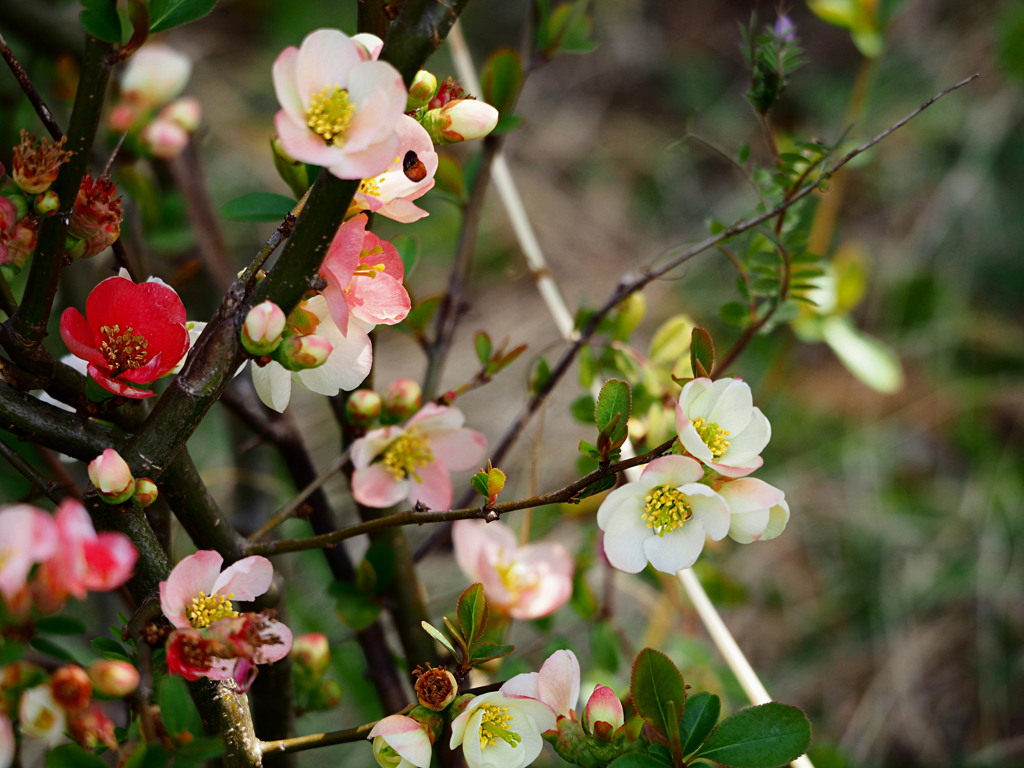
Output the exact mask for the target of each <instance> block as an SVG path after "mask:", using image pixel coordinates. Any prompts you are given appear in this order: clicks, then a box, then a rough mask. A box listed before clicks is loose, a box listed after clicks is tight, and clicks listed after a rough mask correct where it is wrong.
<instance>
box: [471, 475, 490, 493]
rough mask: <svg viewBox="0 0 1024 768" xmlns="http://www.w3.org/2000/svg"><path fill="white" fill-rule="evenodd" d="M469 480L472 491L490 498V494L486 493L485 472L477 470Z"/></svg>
mask: <svg viewBox="0 0 1024 768" xmlns="http://www.w3.org/2000/svg"><path fill="white" fill-rule="evenodd" d="M469 482H470V484H471V485H472V486H473V490H474V491H476V492H477V493H479V494H480V495H481V496H483V497H484V498H485V499H489V498H491V497H490V495H489V494H488V493H487V490H488V487H487V473H486V472H477V473H476V474H475V475H473V477H472V478H471V479H470V481H469Z"/></svg>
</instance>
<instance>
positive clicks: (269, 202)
mask: <svg viewBox="0 0 1024 768" xmlns="http://www.w3.org/2000/svg"><path fill="white" fill-rule="evenodd" d="M294 207H295V200H293V199H292V198H290V197H286V196H285V195H278V194H276V193H274V192H251V193H249V194H247V195H242V196H241V197H236V198H235V199H233V200H228V201H227V202H226V203H224V205H222V206H221V207H220V211H219V212H218V213H219V214H220V216H221V218H224V219H231V220H232V221H281V220H282V219H284V217H285V216H287V215H288V214H289V213H291V211H292V208H294Z"/></svg>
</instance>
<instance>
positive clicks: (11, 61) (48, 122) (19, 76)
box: [0, 34, 64, 141]
mask: <svg viewBox="0 0 1024 768" xmlns="http://www.w3.org/2000/svg"><path fill="white" fill-rule="evenodd" d="M0 55H2V56H3V57H4V61H6V62H7V66H9V67H10V68H11V72H12V73H14V77H15V79H16V80H17V81H18V85H20V86H21V90H22V91H24V92H25V96H26V97H28V100H29V102H30V103H31V104H32V108H33V109H35V111H36V114H37V115H39V119H40V120H41V121H42V123H43V125H44V126H46V130H47V131H48V132H49V134H50V136H51V137H52V138H53V140H54V141H60V139H61V137H62V136H63V135H64V131H62V130H61V128H60V126H59V125H57V121H56V120H55V119H54V117H53V113H52V112H51V111H50V108H49V107H48V106H46V102H45V101H43V97H42V96H40V95H39V91H37V90H36V87H35V86H34V85H33V84H32V78H30V77H29V76H28V72H26V71H25V68H24V67H23V66H21V62H20V61H18V59H17V57H16V56H15V55H14V51H12V50H11V47H10V46H9V45H7V41H6V40H5V39H4V36H3V35H2V34H0Z"/></svg>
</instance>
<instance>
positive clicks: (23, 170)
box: [11, 130, 72, 195]
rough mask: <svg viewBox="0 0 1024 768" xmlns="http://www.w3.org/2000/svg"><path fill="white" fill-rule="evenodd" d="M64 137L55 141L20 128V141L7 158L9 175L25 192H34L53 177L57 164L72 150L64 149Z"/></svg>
mask: <svg viewBox="0 0 1024 768" xmlns="http://www.w3.org/2000/svg"><path fill="white" fill-rule="evenodd" d="M66 141H67V137H66V136H62V137H61V138H60V141H58V142H56V143H54V142H52V141H50V139H48V138H46V137H45V136H44V137H43V138H41V139H38V140H37V139H36V138H35V137H32V136H30V135H29V133H28V131H25V130H22V132H21V143H20V144H18V146H16V147H15V148H14V156H13V157H12V159H11V166H12V167H11V176H12V177H13V178H14V181H15V183H17V185H18V186H19V187H21V189H22V191H23V192H24V193H25V194H27V195H38V194H39V193H40V192H42V191H43V190H45V189H48V188H49V186H50V185H51V184H53V182H55V181H56V180H57V174H59V173H60V167H61V165H63V164H64V163H65V162H67V160H68V158H70V157H71V154H72V153H71V152H70V151H68V150H66V149H64V144H65V142H66Z"/></svg>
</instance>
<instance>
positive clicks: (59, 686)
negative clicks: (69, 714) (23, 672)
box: [50, 664, 92, 711]
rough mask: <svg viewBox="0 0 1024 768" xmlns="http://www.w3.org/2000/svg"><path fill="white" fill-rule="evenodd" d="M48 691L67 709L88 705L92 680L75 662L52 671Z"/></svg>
mask: <svg viewBox="0 0 1024 768" xmlns="http://www.w3.org/2000/svg"><path fill="white" fill-rule="evenodd" d="M50 691H51V692H52V694H53V700H54V701H56V702H57V703H58V704H60V705H61V706H62V707H64V709H67V710H69V711H70V710H75V709H81V708H82V707H85V706H88V704H89V702H90V701H92V682H91V681H90V680H89V675H88V674H86V671H85V670H84V669H82V668H81V667H80V666H78V665H77V664H68V665H67V666H65V667H61V668H60V669H58V670H57V671H56V672H54V673H53V676H52V677H51V678H50Z"/></svg>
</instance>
